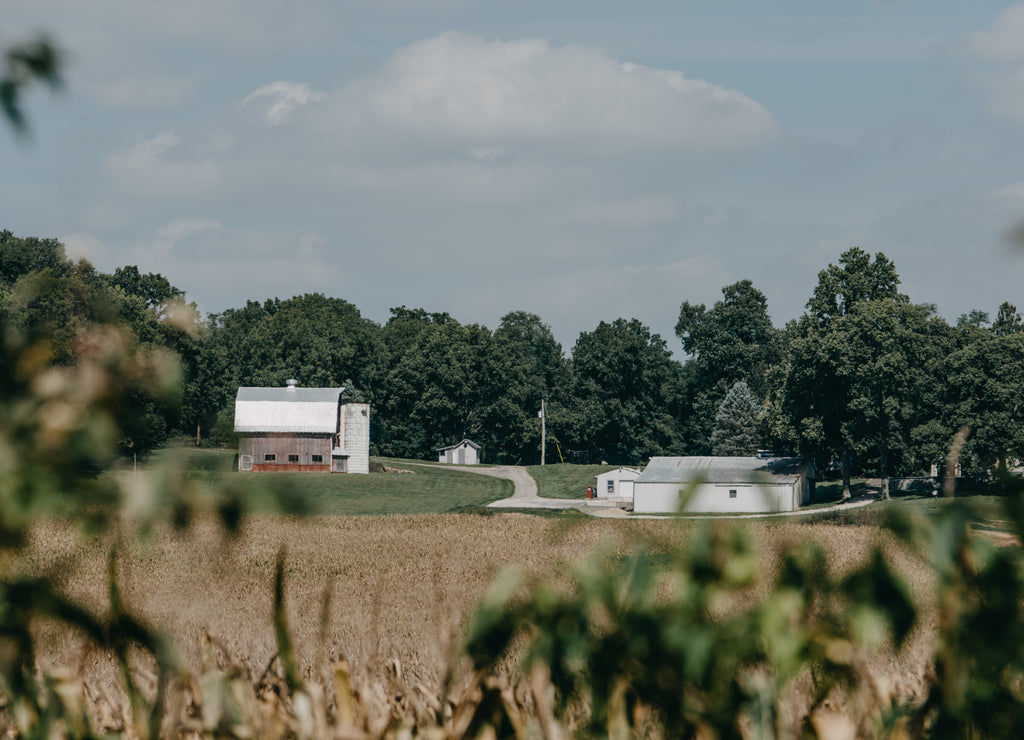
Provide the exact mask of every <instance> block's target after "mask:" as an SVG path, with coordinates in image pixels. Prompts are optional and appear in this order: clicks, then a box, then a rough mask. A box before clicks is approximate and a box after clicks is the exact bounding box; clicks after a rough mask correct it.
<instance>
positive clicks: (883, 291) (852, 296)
mask: <svg viewBox="0 0 1024 740" xmlns="http://www.w3.org/2000/svg"><path fill="white" fill-rule="evenodd" d="M899 284H900V278H899V275H898V274H897V273H896V266H895V265H894V264H893V263H892V260H890V259H889V258H888V257H886V256H885V255H884V254H882V253H881V252H878V253H877V254H876V255H875V257H874V260H872V258H871V255H870V254H868V253H867V252H865V251H864V250H863V249H861V248H859V247H851V248H850V249H847V250H846V251H845V252H843V253H842V254H841V255H839V264H838V265H834V264H829V266H828V267H826V268H825V269H824V270H822V271H821V272H819V273H818V284H817V285H816V286H815V288H814V293H813V294H812V295H811V298H810V300H809V301H807V310H808V313H809V314H810V315H811V316H813V317H814V318H815V319H816V320H817V321H818V323H819V324H820V325H821V326H822V327H827V326H828V325H829V324H830V323H831V322H832V321H834V320H835V319H837V318H839V317H841V316H845V315H846V314H847V313H849V312H850V310H851V309H852V308H853V307H854V306H856V305H857V304H859V303H867V302H868V301H878V300H892V301H895V302H897V303H909V302H910V299H909V298H908V297H907V296H905V295H903V294H902V293H900V292H899Z"/></svg>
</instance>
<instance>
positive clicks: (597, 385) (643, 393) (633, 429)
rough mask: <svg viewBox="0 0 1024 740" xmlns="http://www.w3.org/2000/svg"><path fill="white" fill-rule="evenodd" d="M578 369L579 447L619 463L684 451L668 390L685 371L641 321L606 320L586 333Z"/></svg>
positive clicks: (575, 357) (577, 351)
mask: <svg viewBox="0 0 1024 740" xmlns="http://www.w3.org/2000/svg"><path fill="white" fill-rule="evenodd" d="M572 369H573V376H574V382H575V388H576V413H577V419H576V422H577V424H578V425H579V426H578V430H577V431H576V432H575V434H574V437H575V440H574V443H575V444H578V445H584V446H587V447H591V448H594V449H596V450H597V451H598V452H599V454H600V456H601V457H602V458H604V459H606V460H608V461H609V462H615V463H637V462H639V461H641V460H644V459H646V458H648V457H650V456H652V455H660V454H666V453H670V452H677V451H678V449H679V440H678V438H677V435H676V431H675V427H674V424H673V419H672V417H671V416H670V415H669V413H668V412H667V408H668V402H667V393H666V391H667V388H668V387H669V386H670V384H671V383H672V381H674V380H676V379H677V377H678V374H679V372H680V368H679V364H678V363H677V362H675V361H674V360H673V359H672V356H671V354H670V353H669V351H668V348H667V347H666V345H665V341H664V340H663V339H662V338H661V337H660V336H658V335H657V334H652V333H651V331H650V329H648V328H647V327H646V326H644V325H643V324H642V323H640V322H639V321H638V320H636V319H631V320H629V321H627V320H625V319H616V320H615V321H613V322H612V323H610V324H609V323H605V322H603V321H602V322H601V323H600V324H598V326H597V328H596V329H595V330H594V331H592V332H583V333H581V334H580V336H579V339H578V340H577V341H576V345H575V347H574V348H573V352H572Z"/></svg>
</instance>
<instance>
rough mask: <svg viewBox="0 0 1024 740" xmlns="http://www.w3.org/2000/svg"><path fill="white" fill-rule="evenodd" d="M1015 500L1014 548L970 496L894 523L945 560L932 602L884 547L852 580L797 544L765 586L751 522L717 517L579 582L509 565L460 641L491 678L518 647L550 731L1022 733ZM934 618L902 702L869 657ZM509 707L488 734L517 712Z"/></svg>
mask: <svg viewBox="0 0 1024 740" xmlns="http://www.w3.org/2000/svg"><path fill="white" fill-rule="evenodd" d="M1018 488H1019V486H1018ZM1003 501H1004V502H1005V504H1006V507H1005V515H1006V516H1007V517H1008V518H1009V519H1010V521H1012V526H1013V532H1014V534H1015V535H1016V537H1017V541H1016V542H1015V543H1014V544H1013V545H1012V546H1003V547H999V546H997V545H996V544H994V543H993V542H991V541H990V540H988V539H986V538H985V537H984V536H979V535H976V534H975V533H973V532H972V531H971V527H970V522H971V521H972V518H973V513H972V510H971V507H970V505H969V504H967V503H964V502H963V501H960V500H950V501H948V502H944V503H947V504H948V505H946V506H944V507H943V508H942V510H941V512H940V513H939V514H937V515H936V516H935V517H934V518H933V519H929V520H924V519H920V520H919V519H911V518H908V517H907V516H906V514H901V513H900V512H899V511H896V513H894V514H893V516H892V518H891V519H890V521H889V522H888V524H887V528H888V529H889V530H890V531H891V532H892V533H894V534H895V535H896V536H897V537H898V538H899V540H900V541H901V542H903V543H904V546H905V547H906V549H907V551H908V553H911V554H914V555H915V556H916V557H918V558H920V560H921V561H922V562H924V563H927V564H929V565H930V566H931V568H933V569H934V572H935V575H936V588H935V592H934V594H930V595H929V602H931V603H924V602H922V603H918V604H915V603H914V601H913V600H912V598H911V595H910V589H909V585H908V583H907V582H905V580H904V579H903V578H901V577H900V576H899V575H898V573H897V571H896V569H895V568H894V566H893V565H892V564H891V562H890V558H889V556H888V555H887V553H886V551H885V550H883V549H882V548H881V547H878V548H876V549H875V550H874V551H873V553H872V554H871V555H870V556H869V557H868V558H867V559H866V560H865V562H863V563H862V564H861V565H860V566H858V567H857V568H855V569H853V570H847V571H846V572H845V573H844V574H843V575H841V576H840V575H837V574H835V573H834V572H833V570H832V568H830V566H829V564H828V562H827V561H826V558H825V555H824V553H823V551H822V549H821V548H820V547H819V546H818V545H816V544H814V543H811V542H799V543H792V544H790V545H788V546H786V547H785V548H784V550H783V552H782V553H781V556H780V557H781V566H780V567H779V568H778V570H777V571H776V572H774V573H773V574H772V577H771V578H770V579H769V583H768V585H767V587H765V584H764V583H763V581H764V574H763V569H764V567H765V566H764V563H765V561H764V559H763V557H761V555H759V554H758V553H756V552H755V551H754V550H753V549H752V547H751V542H750V539H749V536H748V534H747V533H746V531H745V530H744V529H743V528H742V527H739V526H729V525H726V524H724V523H721V522H719V523H716V524H708V525H707V526H705V527H703V528H702V529H701V530H700V531H699V533H698V534H697V535H696V536H695V537H694V538H693V540H692V541H691V542H690V543H689V545H688V546H686V547H685V548H684V549H678V550H677V549H671V548H667V549H666V548H665V547H664V546H662V545H661V544H659V543H655V542H652V543H647V544H646V546H642V547H640V548H638V549H635V550H634V551H632V552H631V554H628V555H626V556H622V555H621V554H615V553H614V552H609V553H608V554H607V556H606V557H604V558H600V559H591V560H589V561H588V562H586V563H585V564H583V565H582V566H581V567H579V569H578V570H577V571H576V574H575V579H574V582H573V586H572V588H570V589H567V590H558V589H555V588H553V587H551V586H550V585H547V584H544V583H528V582H527V581H525V579H524V578H522V577H520V576H518V575H516V574H515V573H509V574H506V575H505V576H504V577H503V578H501V579H499V580H498V581H497V582H496V583H495V584H494V586H493V587H492V589H491V590H490V592H489V593H488V594H487V595H486V597H485V598H484V599H483V600H482V601H481V603H480V605H479V607H478V609H477V611H476V613H475V615H474V616H473V619H472V621H471V623H470V625H469V628H468V634H467V637H466V642H465V645H466V648H465V649H466V652H467V654H468V656H469V658H470V659H471V660H472V663H473V666H474V668H475V669H476V670H477V671H478V674H477V675H478V676H481V677H483V676H489V675H491V674H493V673H494V672H495V671H497V670H499V667H500V666H502V665H503V664H504V663H505V662H507V661H508V660H510V659H512V658H513V656H517V657H518V659H519V660H520V661H521V671H522V675H523V676H525V677H526V678H525V679H524V681H525V683H526V684H528V686H529V689H528V690H529V691H530V692H531V695H532V696H533V697H534V702H535V703H534V712H535V715H534V717H533V720H534V722H535V725H534V727H533V730H534V731H535V732H538V734H539V735H540V736H545V737H552V736H558V735H557V734H555V733H551V732H548V731H545V730H544V728H545V727H552V726H554V727H560V728H563V731H565V732H566V734H568V735H578V736H583V737H616V738H629V737H681V738H792V737H803V738H853V737H865V738H867V737H871V738H900V739H904V738H972V739H974V738H1006V737H1020V736H1021V732H1022V730H1024V724H1022V723H1024V693H1022V686H1024V633H1022V631H1024V558H1022V550H1021V548H1020V545H1019V541H1020V538H1021V537H1024V496H1022V492H1021V491H1020V490H1017V491H1016V492H1015V493H1013V494H1012V495H1009V496H1007V497H1006V498H1005V499H1003ZM758 579H760V580H761V583H756V582H757V581H758ZM755 586H756V587H755ZM926 610H934V611H935V612H936V613H937V615H938V618H937V625H936V626H935V627H934V629H935V633H936V640H935V648H934V652H933V654H932V658H931V666H930V668H929V669H928V672H927V675H926V676H925V678H924V681H925V689H924V693H923V695H921V696H916V697H914V696H899V695H896V694H894V693H893V691H892V689H891V687H890V683H889V681H888V680H887V678H886V677H884V676H879V675H876V674H875V673H873V672H872V670H871V668H870V666H871V665H872V663H871V661H869V660H866V658H867V657H869V656H871V655H878V654H879V653H880V652H895V653H896V654H897V655H898V654H899V651H900V649H901V648H902V647H903V646H904V645H905V644H906V642H907V639H908V636H909V635H910V634H911V632H912V631H913V630H914V629H916V628H919V627H921V626H922V625H921V623H920V618H921V614H922V613H923V612H924V611H926ZM929 626H930V625H929ZM482 680H483V679H482ZM797 687H798V688H797ZM794 692H802V694H803V697H802V698H803V700H804V702H805V704H804V706H806V709H805V710H804V711H802V712H801V713H798V714H796V715H794V713H793V710H792V708H793V706H794ZM545 697H548V699H549V700H546V699H545ZM503 711H504V712H505V714H504V715H502V717H501V718H499V719H496V720H494V721H493V722H492V729H495V730H497V729H498V728H500V727H502V726H505V725H510V726H515V722H514V721H513V719H512V718H513V717H514V716H516V714H517V713H521V709H519V708H517V707H516V706H514V705H513V704H512V703H510V702H506V705H505V706H504V708H503ZM545 712H547V713H548V715H547V716H546V717H545ZM515 734H516V736H517V737H528V736H530V735H529V733H526V732H516V733H515Z"/></svg>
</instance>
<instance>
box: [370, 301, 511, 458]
mask: <svg viewBox="0 0 1024 740" xmlns="http://www.w3.org/2000/svg"><path fill="white" fill-rule="evenodd" d="M492 345H493V337H492V336H491V333H490V331H489V330H488V329H487V328H486V327H483V326H480V325H478V324H470V325H467V326H463V325H462V324H459V323H458V322H457V321H454V320H446V321H444V322H443V323H433V322H427V323H426V324H425V325H424V326H423V327H422V328H421V329H420V331H419V332H418V333H417V334H416V336H415V339H414V340H413V342H412V344H411V346H409V347H408V349H407V350H406V351H405V352H404V353H403V354H402V356H401V357H400V358H399V359H398V360H397V362H396V363H395V364H394V365H393V366H392V367H391V369H390V371H389V372H388V374H387V376H386V378H385V381H384V382H385V391H384V393H383V394H382V395H383V396H384V402H383V408H382V410H381V422H380V423H381V426H382V429H381V433H380V440H381V441H380V446H381V450H382V452H384V453H385V454H389V455H397V456H407V457H430V456H431V455H432V454H433V452H434V450H436V449H437V448H439V447H443V446H444V445H446V444H450V443H452V442H456V441H459V440H461V439H463V438H466V437H468V438H471V439H474V441H477V442H478V444H481V445H482V446H483V447H484V451H485V454H494V450H495V448H496V447H497V440H498V439H499V435H500V434H501V433H502V430H498V429H494V428H492V427H489V426H487V425H485V424H484V419H485V418H486V416H487V414H488V409H489V406H491V405H492V404H493V403H494V402H495V399H496V396H497V395H499V394H498V392H497V385H498V382H499V380H500V378H499V377H498V376H497V374H496V367H495V365H494V363H493V353H492V351H491V350H492Z"/></svg>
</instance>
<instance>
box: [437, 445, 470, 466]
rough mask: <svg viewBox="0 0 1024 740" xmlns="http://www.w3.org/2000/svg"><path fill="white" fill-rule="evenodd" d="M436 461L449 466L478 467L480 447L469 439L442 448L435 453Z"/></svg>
mask: <svg viewBox="0 0 1024 740" xmlns="http://www.w3.org/2000/svg"><path fill="white" fill-rule="evenodd" d="M437 461H438V462H442V463H448V464H449V465H478V464H479V463H480V445H478V444H477V443H476V442H474V441H472V440H470V439H464V440H462V441H461V442H456V443H455V444H453V445H448V446H447V447H442V448H441V449H439V450H438V451H437Z"/></svg>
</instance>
